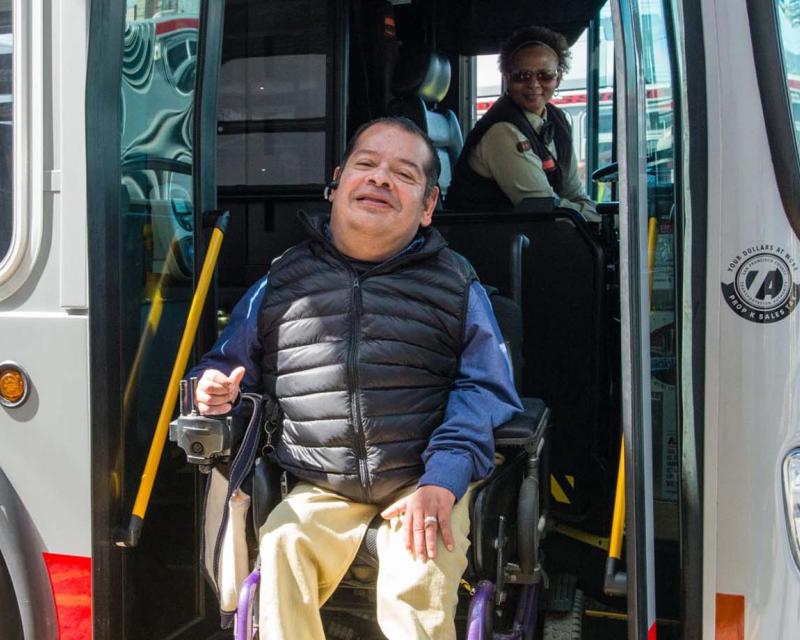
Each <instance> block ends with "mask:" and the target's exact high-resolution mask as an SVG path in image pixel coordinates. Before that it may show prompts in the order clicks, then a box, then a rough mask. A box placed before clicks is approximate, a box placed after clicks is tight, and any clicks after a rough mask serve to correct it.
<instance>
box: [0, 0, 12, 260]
mask: <svg viewBox="0 0 800 640" xmlns="http://www.w3.org/2000/svg"><path fill="white" fill-rule="evenodd" d="M13 60H14V35H13V33H12V10H11V0H0V264H2V262H3V260H4V259H5V257H6V254H7V253H8V250H9V248H10V246H11V235H12V231H13V222H14V208H13V207H14V198H13V195H14V189H13V179H14V172H13V166H14V165H13V158H14V144H13V132H14V112H13V107H14V94H13V90H14V84H13V66H12V63H13Z"/></svg>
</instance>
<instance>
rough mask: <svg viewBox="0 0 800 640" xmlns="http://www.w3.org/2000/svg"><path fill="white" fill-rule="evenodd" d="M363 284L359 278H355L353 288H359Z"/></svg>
mask: <svg viewBox="0 0 800 640" xmlns="http://www.w3.org/2000/svg"><path fill="white" fill-rule="evenodd" d="M360 286H361V283H360V282H359V281H358V278H356V279H355V280H353V289H358V288H359V287H360Z"/></svg>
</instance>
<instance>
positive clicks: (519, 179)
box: [468, 111, 599, 221]
mask: <svg viewBox="0 0 800 640" xmlns="http://www.w3.org/2000/svg"><path fill="white" fill-rule="evenodd" d="M545 115H547V112H546V111H545ZM525 117H527V118H528V121H529V122H530V123H531V126H533V129H534V130H535V131H536V133H539V132H540V131H541V129H542V125H543V124H544V121H545V119H544V118H542V117H540V116H539V115H537V114H535V113H531V112H529V111H525ZM547 149H548V151H550V153H552V154H553V157H554V158H557V157H558V153H557V152H556V145H555V142H554V141H550V142H549V143H547ZM575 156H576V153H573V154H572V159H571V162H570V165H569V170H568V171H567V172H566V174H565V175H564V182H563V188H562V190H561V193H558V194H556V193H554V192H553V188H552V187H551V186H550V183H549V182H548V181H547V176H546V175H545V172H544V169H543V168H542V160H541V158H540V157H539V156H537V155H536V154H535V153H534V152H533V150H532V149H531V146H530V143H529V142H528V139H527V138H526V137H525V134H523V133H522V132H521V131H520V130H519V129H518V128H517V127H516V126H514V125H513V124H511V123H510V122H497V123H495V124H494V125H492V126H491V127H489V130H488V131H487V132H486V133H485V134H484V135H483V137H482V138H481V140H480V142H478V144H477V145H476V146H475V148H474V149H473V151H472V153H471V154H470V157H469V158H468V162H469V166H470V168H471V169H472V170H473V171H475V173H477V174H479V175H481V176H483V177H484V178H490V179H492V180H494V181H495V182H497V184H498V186H499V187H500V189H502V191H503V193H505V194H506V196H507V197H508V199H509V200H511V202H513V203H514V205H515V206H516V205H517V204H519V202H520V201H521V200H523V199H524V198H549V197H553V196H558V197H559V198H560V200H561V201H560V206H562V207H569V208H570V209H575V210H576V211H578V212H579V213H582V214H583V215H584V217H585V218H586V219H587V220H589V221H598V220H599V216H598V215H597V211H596V210H595V204H594V202H593V201H592V200H591V198H589V196H587V195H586V193H585V191H584V189H583V185H582V184H581V178H580V176H579V175H578V163H577V160H576V159H575Z"/></svg>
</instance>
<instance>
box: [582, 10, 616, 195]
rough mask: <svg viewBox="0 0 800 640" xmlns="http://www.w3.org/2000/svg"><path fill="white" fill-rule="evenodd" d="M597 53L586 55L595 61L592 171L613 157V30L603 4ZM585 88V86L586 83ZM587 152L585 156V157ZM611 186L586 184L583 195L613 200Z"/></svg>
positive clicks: (597, 26) (589, 132)
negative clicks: (595, 118) (593, 154)
mask: <svg viewBox="0 0 800 640" xmlns="http://www.w3.org/2000/svg"><path fill="white" fill-rule="evenodd" d="M596 28H597V49H596V51H594V52H592V51H590V52H589V54H590V55H592V54H594V56H595V57H596V60H597V97H596V101H597V124H596V127H595V130H594V131H592V130H591V129H589V130H587V135H590V136H594V138H593V140H595V144H596V153H597V157H596V158H589V170H590V171H594V170H596V169H599V168H600V167H605V166H606V165H609V164H611V163H612V162H614V161H615V156H614V27H613V25H612V24H611V4H610V3H608V2H607V3H606V4H605V5H604V6H603V8H602V9H601V10H600V14H599V16H598V20H597V25H596ZM587 84H588V83H587ZM588 155H589V154H588V152H587V156H588ZM610 187H611V185H610V184H609V183H606V182H599V183H595V184H589V183H588V181H587V184H586V192H587V193H589V194H590V195H591V196H592V198H594V200H595V201H596V202H608V201H610V200H614V199H615V198H614V194H613V193H612V189H611V188H610Z"/></svg>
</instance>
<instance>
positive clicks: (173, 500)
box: [87, 0, 222, 640]
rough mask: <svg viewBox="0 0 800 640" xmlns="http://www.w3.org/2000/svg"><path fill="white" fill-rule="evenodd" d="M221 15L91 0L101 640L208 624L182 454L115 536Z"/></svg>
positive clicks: (172, 3)
mask: <svg viewBox="0 0 800 640" xmlns="http://www.w3.org/2000/svg"><path fill="white" fill-rule="evenodd" d="M221 14H222V3H215V2H207V1H206V0H116V2H114V3H109V2H108V0H99V2H94V3H93V5H92V16H91V18H92V26H91V34H92V36H91V37H92V42H91V43H90V54H89V65H90V67H89V78H90V81H89V84H90V85H92V87H91V88H90V89H89V94H88V96H87V98H88V99H87V109H88V114H89V115H88V117H87V122H88V123H89V124H88V125H87V127H88V132H87V137H88V139H89V144H90V147H89V148H90V149H92V147H93V146H94V148H95V149H96V154H91V152H90V155H91V156H92V157H91V158H90V160H89V185H90V186H89V189H90V194H89V197H90V203H91V202H92V199H93V198H95V200H94V202H95V203H96V202H98V201H100V199H101V198H102V202H103V206H102V213H101V211H100V208H99V207H98V208H97V209H96V211H95V213H96V215H95V217H94V219H93V221H91V222H90V224H91V225H92V230H91V231H90V233H91V235H92V243H91V246H92V248H93V253H92V255H91V256H90V265H91V266H90V270H91V272H92V276H91V278H92V299H93V310H92V314H93V316H94V318H95V319H94V324H93V325H92V340H93V343H92V351H93V353H92V357H93V363H92V372H93V379H92V383H93V387H92V394H91V395H92V402H93V407H92V408H93V443H94V452H93V485H94V488H93V501H94V512H95V514H96V517H95V524H94V532H93V534H94V535H93V539H94V549H93V561H94V578H95V582H94V590H93V593H94V619H95V629H94V637H95V638H97V639H112V638H113V639H114V640H116V639H125V640H134V639H139V638H141V639H144V638H147V639H148V640H150V639H159V638H167V637H169V638H192V639H195V638H209V637H212V636H214V635H215V634H217V633H218V632H219V616H218V612H217V605H216V602H215V601H214V600H213V598H212V597H211V594H210V592H209V591H208V589H207V587H206V584H205V581H204V579H203V576H202V575H201V572H200V568H199V564H198V558H199V536H200V527H198V526H197V523H198V520H199V513H200V506H201V502H202V496H203V486H202V485H203V480H204V477H201V476H200V475H199V474H197V473H196V471H195V469H194V468H191V467H190V466H189V465H187V464H186V461H185V457H184V456H183V455H182V453H181V452H180V451H179V450H178V449H176V448H174V447H171V446H166V447H165V448H164V452H163V455H162V458H161V464H160V467H159V470H158V474H157V478H156V481H155V487H154V489H153V492H152V496H151V499H150V503H149V505H148V508H147V511H146V516H145V519H144V527H143V530H142V534H141V538H140V540H139V543H138V546H136V547H134V548H130V549H122V548H119V547H117V546H114V545H113V544H112V541H113V539H114V530H115V528H116V527H118V526H120V525H124V524H126V523H127V521H128V518H129V516H130V511H131V506H132V505H133V501H134V498H135V496H136V493H137V490H138V487H139V482H140V478H141V474H142V471H143V469H144V462H145V458H146V456H147V453H148V450H149V447H150V441H151V438H152V436H153V432H154V430H155V426H156V422H157V419H158V415H159V413H160V411H161V404H162V402H163V399H164V395H165V392H166V386H167V382H168V380H169V378H170V374H171V371H172V367H173V363H174V360H175V357H176V353H177V347H178V344H179V342H180V338H181V334H182V332H183V328H184V324H185V322H186V318H187V314H188V310H189V306H190V303H191V300H192V295H193V293H194V288H195V283H196V279H197V276H198V275H199V272H200V265H201V263H202V258H203V252H204V248H205V247H206V245H207V240H208V234H207V233H206V229H205V225H204V220H205V219H206V218H207V217H208V216H207V213H208V212H209V211H210V210H212V209H214V207H215V205H216V190H215V178H214V170H215V163H214V158H215V152H214V144H215V136H216V84H217V75H218V73H219V45H220V37H221V29H222V15H221ZM114 54H116V56H117V64H116V65H113V64H111V63H109V59H110V58H111V56H112V55H114ZM93 68H95V69H97V70H98V73H97V74H96V75H95V76H94V77H93V73H92V69H93ZM109 68H111V69H115V70H116V74H115V75H112V74H111V73H109V72H108V69H109ZM112 96H113V97H112ZM103 100H104V101H105V105H104V106H103V105H102V102H103ZM93 109H97V112H96V117H93V115H92V114H93ZM111 114H113V116H112V115H111ZM101 188H102V189H104V191H103V193H102V194H100V195H97V191H99V190H100V189H101ZM95 190H96V191H95ZM90 206H91V204H90ZM98 300H102V301H103V304H102V308H98V307H99V306H100V305H99V304H98V302H97V301H98ZM209 324H211V323H210V322H207V323H206V325H209ZM101 372H102V373H101Z"/></svg>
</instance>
